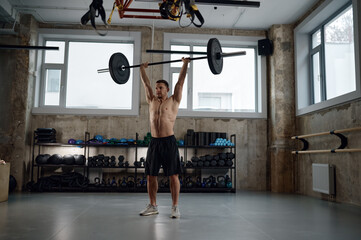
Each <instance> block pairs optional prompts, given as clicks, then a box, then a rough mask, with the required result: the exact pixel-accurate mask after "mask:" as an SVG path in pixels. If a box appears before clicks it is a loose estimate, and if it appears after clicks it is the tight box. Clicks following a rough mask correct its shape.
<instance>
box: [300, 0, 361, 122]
mask: <svg viewBox="0 0 361 240" xmlns="http://www.w3.org/2000/svg"><path fill="white" fill-rule="evenodd" d="M359 7H360V6H359V5H358V3H357V1H349V0H327V1H325V2H324V3H322V4H321V5H320V6H319V7H318V8H317V9H316V10H315V11H314V12H313V13H312V14H311V15H310V16H309V17H307V18H306V19H305V20H304V21H303V22H302V23H301V24H300V25H299V26H297V28H296V29H295V53H296V54H295V63H296V84H297V88H296V94H297V98H296V99H297V115H301V114H305V113H309V112H312V111H316V110H319V109H324V108H327V107H331V106H334V105H337V104H341V103H344V102H347V101H351V100H354V99H357V98H359V97H361V91H360V75H359V67H356V66H359V64H360V62H359V60H358V59H359V46H358V44H357V42H358V38H357V37H356V36H357V35H358V32H359V30H358V29H355V26H357V24H356V23H357V19H358V18H359V16H360V13H359V12H360V11H358V10H357V9H359Z"/></svg>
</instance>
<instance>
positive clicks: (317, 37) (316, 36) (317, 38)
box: [312, 30, 321, 48]
mask: <svg viewBox="0 0 361 240" xmlns="http://www.w3.org/2000/svg"><path fill="white" fill-rule="evenodd" d="M320 44H321V30H318V31H317V32H315V33H314V34H312V48H315V47H317V46H318V45H320Z"/></svg>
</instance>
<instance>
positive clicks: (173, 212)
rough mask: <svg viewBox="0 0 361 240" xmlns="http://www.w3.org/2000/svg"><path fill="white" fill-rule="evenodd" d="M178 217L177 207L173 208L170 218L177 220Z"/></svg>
mask: <svg viewBox="0 0 361 240" xmlns="http://www.w3.org/2000/svg"><path fill="white" fill-rule="evenodd" d="M179 217H180V212H179V208H178V206H173V207H172V214H171V215H170V218H179Z"/></svg>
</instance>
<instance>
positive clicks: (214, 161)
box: [211, 159, 217, 167]
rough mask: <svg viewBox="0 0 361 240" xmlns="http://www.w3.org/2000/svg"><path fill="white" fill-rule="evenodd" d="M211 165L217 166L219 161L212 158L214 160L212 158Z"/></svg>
mask: <svg viewBox="0 0 361 240" xmlns="http://www.w3.org/2000/svg"><path fill="white" fill-rule="evenodd" d="M211 166H212V167H215V166H217V161H216V160H214V159H212V160H211Z"/></svg>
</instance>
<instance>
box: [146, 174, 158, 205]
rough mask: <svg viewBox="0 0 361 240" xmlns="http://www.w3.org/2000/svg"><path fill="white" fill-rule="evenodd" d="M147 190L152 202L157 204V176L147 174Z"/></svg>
mask: <svg viewBox="0 0 361 240" xmlns="http://www.w3.org/2000/svg"><path fill="white" fill-rule="evenodd" d="M147 181H148V184H147V190H148V195H149V201H150V204H151V205H153V206H157V192H158V178H157V176H150V175H148V176H147Z"/></svg>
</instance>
